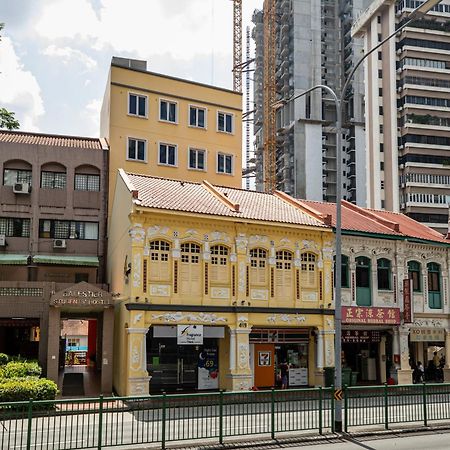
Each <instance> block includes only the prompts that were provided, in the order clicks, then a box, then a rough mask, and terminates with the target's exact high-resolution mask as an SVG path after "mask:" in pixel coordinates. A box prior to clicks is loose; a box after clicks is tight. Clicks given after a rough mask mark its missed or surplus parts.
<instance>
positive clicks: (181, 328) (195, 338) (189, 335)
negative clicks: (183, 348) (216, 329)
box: [177, 325, 203, 345]
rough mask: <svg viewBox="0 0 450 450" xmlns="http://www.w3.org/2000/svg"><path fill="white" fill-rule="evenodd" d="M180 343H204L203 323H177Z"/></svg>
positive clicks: (178, 341) (178, 342)
mask: <svg viewBox="0 0 450 450" xmlns="http://www.w3.org/2000/svg"><path fill="white" fill-rule="evenodd" d="M177 344H178V345H203V325H177Z"/></svg>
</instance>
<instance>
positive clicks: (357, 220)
mask: <svg viewBox="0 0 450 450" xmlns="http://www.w3.org/2000/svg"><path fill="white" fill-rule="evenodd" d="M301 202H302V203H304V204H306V205H307V206H309V207H311V208H313V209H315V210H316V211H318V212H320V213H323V214H331V215H332V224H333V226H336V204H335V203H323V202H317V201H311V200H301ZM391 225H393V226H391ZM342 229H343V230H346V231H358V232H363V233H374V234H386V235H391V236H399V237H405V238H408V237H409V238H415V239H423V240H427V241H435V242H440V243H446V244H449V245H450V240H448V239H445V237H444V236H443V235H442V234H441V233H439V232H437V231H436V230H433V229H432V228H429V227H427V226H426V225H423V224H422V223H420V222H416V221H415V220H413V219H411V218H410V217H408V216H405V215H404V214H400V213H394V212H390V211H381V210H375V209H369V208H360V207H357V206H355V205H352V204H348V203H347V202H343V208H342Z"/></svg>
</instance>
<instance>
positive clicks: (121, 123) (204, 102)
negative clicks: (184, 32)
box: [100, 66, 242, 204]
mask: <svg viewBox="0 0 450 450" xmlns="http://www.w3.org/2000/svg"><path fill="white" fill-rule="evenodd" d="M130 92H131V93H137V94H139V95H145V96H147V97H148V117H147V118H140V117H135V116H131V115H129V114H128V94H129V93H130ZM160 99H165V100H170V101H175V102H177V105H178V122H177V124H173V123H167V122H163V121H160V120H159V101H160ZM189 105H196V106H200V107H205V108H206V109H207V120H206V129H201V128H194V127H190V126H189V117H188V113H189ZM218 111H223V112H227V113H232V114H233V116H234V130H233V133H232V134H229V133H224V132H218V131H217V112H218ZM100 129H101V132H102V137H106V138H108V141H109V144H110V162H109V167H110V173H109V177H110V196H109V201H110V204H111V202H112V199H113V195H114V188H115V178H116V176H117V170H118V169H119V168H123V169H125V170H126V171H129V172H135V173H142V174H148V175H155V176H161V177H166V178H172V179H179V180H189V181H197V182H201V181H202V180H205V179H207V180H208V181H209V182H211V183H213V184H219V185H223V186H231V187H241V167H242V156H241V154H242V150H241V147H242V95H241V94H237V93H235V92H232V91H229V90H225V89H220V88H215V87H211V86H206V85H201V84H198V83H193V82H189V81H185V80H180V79H175V78H171V77H168V76H163V75H159V74H154V73H150V72H140V71H135V70H130V69H126V68H121V67H115V66H112V67H111V72H110V76H109V79H108V86H107V88H106V92H105V97H104V102H103V107H102V113H101V126H100ZM128 137H132V138H138V139H145V140H146V141H147V161H146V162H137V161H127V159H126V157H127V141H128ZM160 142H163V143H168V144H175V145H177V146H178V147H177V154H178V158H177V159H178V161H177V166H176V167H169V166H164V165H159V164H158V149H159V143H160ZM189 147H192V148H199V149H205V150H206V155H207V163H206V170H205V171H199V170H192V169H189V168H188V149H189ZM218 152H222V153H226V154H232V155H233V156H234V158H233V159H234V165H233V166H234V171H233V174H232V175H228V174H218V173H217V171H216V158H217V153H218Z"/></svg>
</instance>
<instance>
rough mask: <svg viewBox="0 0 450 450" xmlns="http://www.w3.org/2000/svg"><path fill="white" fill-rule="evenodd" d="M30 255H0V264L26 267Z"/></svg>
mask: <svg viewBox="0 0 450 450" xmlns="http://www.w3.org/2000/svg"><path fill="white" fill-rule="evenodd" d="M27 259H28V255H17V254H13V253H9V254H2V255H0V264H5V265H14V266H18V265H26V264H27Z"/></svg>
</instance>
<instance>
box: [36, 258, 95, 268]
mask: <svg viewBox="0 0 450 450" xmlns="http://www.w3.org/2000/svg"><path fill="white" fill-rule="evenodd" d="M33 262H35V263H41V264H61V265H64V266H91V267H98V266H99V262H98V258H97V256H68V255H34V256H33Z"/></svg>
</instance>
